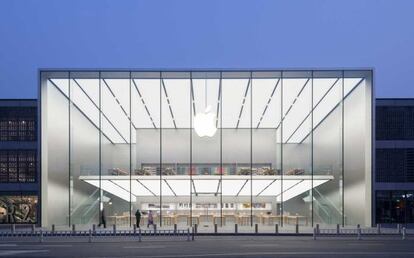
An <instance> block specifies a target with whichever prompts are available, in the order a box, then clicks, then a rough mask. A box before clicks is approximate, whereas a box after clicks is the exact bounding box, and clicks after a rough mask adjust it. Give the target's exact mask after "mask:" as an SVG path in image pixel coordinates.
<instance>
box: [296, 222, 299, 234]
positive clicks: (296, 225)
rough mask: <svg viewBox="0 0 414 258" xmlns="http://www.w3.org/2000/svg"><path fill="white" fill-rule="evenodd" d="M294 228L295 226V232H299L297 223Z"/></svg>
mask: <svg viewBox="0 0 414 258" xmlns="http://www.w3.org/2000/svg"><path fill="white" fill-rule="evenodd" d="M295 228H296V229H295V232H296V234H299V224H296V227H295Z"/></svg>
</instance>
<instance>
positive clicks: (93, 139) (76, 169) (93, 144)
mask: <svg viewBox="0 0 414 258" xmlns="http://www.w3.org/2000/svg"><path fill="white" fill-rule="evenodd" d="M98 77H99V75H98V74H97V73H71V79H70V85H69V94H70V98H71V106H70V224H97V223H98V217H99V189H97V188H96V187H94V186H92V185H90V184H88V183H86V182H84V181H83V180H82V177H83V176H95V177H96V176H98V175H99V135H100V133H99V106H98V105H99V80H98V79H97V78H98ZM97 93H98V94H97Z"/></svg>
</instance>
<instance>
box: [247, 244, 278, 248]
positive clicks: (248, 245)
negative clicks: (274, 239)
mask: <svg viewBox="0 0 414 258" xmlns="http://www.w3.org/2000/svg"><path fill="white" fill-rule="evenodd" d="M275 246H280V245H278V244H244V245H242V246H241V247H275Z"/></svg>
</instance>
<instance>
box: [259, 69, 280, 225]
mask: <svg viewBox="0 0 414 258" xmlns="http://www.w3.org/2000/svg"><path fill="white" fill-rule="evenodd" d="M280 88H281V81H280V78H268V77H266V78H253V81H252V98H253V103H252V118H253V129H252V158H253V166H252V167H253V170H252V173H253V184H252V185H253V189H252V193H253V198H252V200H253V205H252V208H253V222H254V223H255V224H256V223H257V224H259V225H260V227H261V228H260V229H261V231H263V230H266V231H267V230H273V229H274V226H273V225H274V224H276V223H279V224H280V214H279V212H278V211H277V209H278V207H280V203H278V202H277V201H276V198H277V197H276V196H277V195H278V194H280V190H281V178H280V160H278V159H280V156H279V157H278V156H277V153H279V154H280V150H279V151H278V150H277V147H278V146H280V144H277V141H278V139H277V137H278V133H277V130H276V129H275V128H276V127H277V125H278V123H279V122H280V108H281V102H280V100H281V99H280V96H281V95H280V92H281V91H280ZM279 142H280V139H279ZM278 162H279V165H278V164H277V163H278Z"/></svg>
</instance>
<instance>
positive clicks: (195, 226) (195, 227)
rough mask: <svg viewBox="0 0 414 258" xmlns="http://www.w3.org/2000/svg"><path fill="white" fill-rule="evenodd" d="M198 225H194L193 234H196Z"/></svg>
mask: <svg viewBox="0 0 414 258" xmlns="http://www.w3.org/2000/svg"><path fill="white" fill-rule="evenodd" d="M197 229H198V224H194V234H197Z"/></svg>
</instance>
